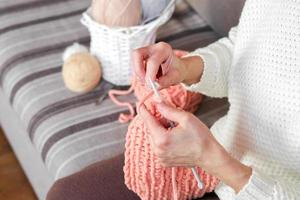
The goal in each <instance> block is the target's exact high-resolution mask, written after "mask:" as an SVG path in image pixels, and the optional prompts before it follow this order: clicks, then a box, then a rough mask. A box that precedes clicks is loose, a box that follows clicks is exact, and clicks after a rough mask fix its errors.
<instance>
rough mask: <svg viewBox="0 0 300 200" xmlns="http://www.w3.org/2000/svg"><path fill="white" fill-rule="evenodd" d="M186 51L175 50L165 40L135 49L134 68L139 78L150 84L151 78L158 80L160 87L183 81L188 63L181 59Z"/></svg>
mask: <svg viewBox="0 0 300 200" xmlns="http://www.w3.org/2000/svg"><path fill="white" fill-rule="evenodd" d="M185 54H187V52H185V51H178V50H173V49H172V47H171V46H170V45H169V44H168V43H165V42H159V43H157V44H153V45H150V46H147V47H143V48H139V49H136V50H134V51H133V54H132V59H133V68H134V72H135V74H136V76H137V78H138V79H139V80H140V81H141V82H142V83H143V84H147V85H148V86H149V85H150V83H149V79H151V80H152V81H157V82H158V84H159V85H160V88H166V87H168V86H171V85H175V84H178V83H181V82H182V81H184V80H185V78H186V75H187V71H188V70H187V66H186V63H185V62H184V61H183V60H182V59H180V57H181V56H183V55H185Z"/></svg>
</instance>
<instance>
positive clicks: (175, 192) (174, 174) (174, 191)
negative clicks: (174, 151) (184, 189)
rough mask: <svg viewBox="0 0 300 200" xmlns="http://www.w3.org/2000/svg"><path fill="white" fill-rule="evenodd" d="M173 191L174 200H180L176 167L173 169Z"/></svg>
mask: <svg viewBox="0 0 300 200" xmlns="http://www.w3.org/2000/svg"><path fill="white" fill-rule="evenodd" d="M172 189H173V198H174V200H178V191H177V182H176V167H172Z"/></svg>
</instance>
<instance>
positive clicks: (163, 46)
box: [157, 42, 171, 49]
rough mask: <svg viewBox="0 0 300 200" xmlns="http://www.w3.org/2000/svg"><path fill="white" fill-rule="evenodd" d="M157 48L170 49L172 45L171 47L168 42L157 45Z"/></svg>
mask: <svg viewBox="0 0 300 200" xmlns="http://www.w3.org/2000/svg"><path fill="white" fill-rule="evenodd" d="M157 47H158V48H161V49H170V48H171V45H169V44H168V43H166V42H159V43H157Z"/></svg>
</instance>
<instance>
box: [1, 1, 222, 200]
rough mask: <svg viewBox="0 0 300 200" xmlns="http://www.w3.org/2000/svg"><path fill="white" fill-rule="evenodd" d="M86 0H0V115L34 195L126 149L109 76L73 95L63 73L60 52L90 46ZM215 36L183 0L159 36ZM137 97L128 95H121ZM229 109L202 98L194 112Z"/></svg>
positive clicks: (210, 118) (196, 42) (198, 42)
mask: <svg viewBox="0 0 300 200" xmlns="http://www.w3.org/2000/svg"><path fill="white" fill-rule="evenodd" d="M89 3H90V1H89V0H14V1H11V0H0V120H1V126H2V128H3V129H4V131H5V132H6V135H7V138H8V139H9V141H10V143H11V145H12V147H13V149H14V151H15V153H16V155H17V157H18V159H19V160H20V163H21V164H22V167H23V168H24V171H25V173H26V175H27V176H28V178H29V180H30V182H31V184H32V185H33V187H34V189H35V191H36V193H37V195H38V197H39V198H40V199H44V197H45V195H46V193H47V191H48V189H49V187H50V186H51V185H52V184H53V182H54V181H55V180H57V179H58V178H61V177H64V176H67V175H69V174H72V173H74V172H76V171H79V170H80V169H82V168H84V167H86V166H88V165H90V164H92V163H95V162H97V161H100V160H104V159H108V158H111V157H113V156H115V155H117V154H120V153H122V152H123V150H124V140H125V133H126V129H127V126H128V124H120V123H119V122H118V121H117V119H118V115H119V114H120V113H122V112H127V111H126V109H124V108H120V107H118V106H116V105H114V104H113V103H112V102H111V100H110V99H109V98H107V96H106V94H107V91H108V90H109V89H111V88H117V86H114V85H112V84H110V83H108V82H106V81H102V82H101V83H100V85H99V86H98V87H97V88H96V89H95V90H94V91H92V92H90V93H87V94H74V93H72V92H70V91H68V90H67V89H66V88H65V87H64V84H63V81H62V77H61V65H62V59H61V56H62V52H63V50H64V49H65V48H66V47H67V46H68V45H70V44H72V43H73V42H80V43H82V44H85V45H87V46H88V45H89V42H90V37H89V33H88V31H87V29H86V28H85V27H84V26H82V25H81V24H80V22H79V19H80V17H81V13H82V12H84V11H85V9H87V7H88V6H89ZM217 38H218V35H217V34H216V33H215V32H214V31H213V30H212V29H211V28H210V27H209V26H208V25H207V24H206V23H205V21H204V20H203V19H202V18H201V17H200V16H199V15H198V14H196V12H195V11H194V10H193V9H191V7H189V6H188V4H187V3H186V2H180V3H178V5H177V7H176V11H175V13H174V15H173V17H172V19H171V20H170V21H169V22H168V23H167V24H165V25H164V26H163V27H162V28H161V29H160V30H159V32H158V40H159V41H166V42H169V43H171V44H172V46H173V47H174V48H178V49H184V50H193V49H195V48H197V47H200V46H205V45H207V44H209V43H211V42H213V41H215V40H216V39H217ZM122 98H123V99H124V100H127V101H129V102H132V103H134V102H135V98H134V96H132V95H129V96H127V97H122ZM227 109H228V103H227V101H226V99H210V98H205V100H204V102H203V103H202V105H201V107H200V109H199V110H198V111H197V116H199V118H200V119H201V120H203V121H204V122H205V123H207V124H208V125H209V126H210V125H211V124H212V123H213V122H214V121H215V120H216V119H218V118H219V117H220V116H222V115H224V114H225V113H226V111H227Z"/></svg>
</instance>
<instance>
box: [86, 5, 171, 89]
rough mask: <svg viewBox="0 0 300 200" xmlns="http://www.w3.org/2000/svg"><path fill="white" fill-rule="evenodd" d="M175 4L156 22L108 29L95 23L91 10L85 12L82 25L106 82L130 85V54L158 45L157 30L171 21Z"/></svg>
mask: <svg viewBox="0 0 300 200" xmlns="http://www.w3.org/2000/svg"><path fill="white" fill-rule="evenodd" d="M175 1H176V0H171V1H170V3H169V4H168V6H167V7H166V8H165V9H164V11H163V13H162V14H161V16H160V17H158V18H157V19H155V20H154V21H152V22H150V23H148V24H145V25H139V26H132V27H113V28H112V27H108V26H106V25H103V24H99V23H97V22H95V21H94V20H93V19H92V17H91V14H90V13H91V12H90V9H88V10H87V11H86V12H84V13H83V15H82V18H81V23H82V24H83V25H85V26H86V27H87V28H88V30H89V32H90V34H91V44H90V51H91V53H92V54H93V55H95V56H96V57H97V58H98V59H99V61H100V62H101V66H102V71H103V78H104V79H105V80H107V81H109V82H111V83H113V84H116V85H130V83H131V51H132V50H133V49H136V48H140V47H143V46H147V45H149V44H153V43H154V42H155V39H156V31H157V29H158V28H159V27H160V26H161V25H163V24H164V23H166V22H167V21H168V20H169V19H170V18H171V16H172V14H173V12H174V9H175Z"/></svg>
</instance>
